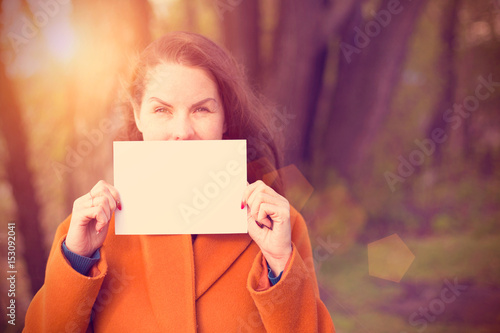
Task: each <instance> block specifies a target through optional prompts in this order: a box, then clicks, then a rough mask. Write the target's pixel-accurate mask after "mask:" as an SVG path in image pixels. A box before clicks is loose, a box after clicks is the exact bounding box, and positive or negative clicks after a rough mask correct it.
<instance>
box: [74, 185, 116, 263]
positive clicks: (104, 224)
mask: <svg viewBox="0 0 500 333" xmlns="http://www.w3.org/2000/svg"><path fill="white" fill-rule="evenodd" d="M116 208H118V209H119V210H121V209H122V208H121V204H120V195H119V194H118V191H117V190H116V189H115V188H114V187H113V186H112V185H110V184H108V183H106V182H105V181H104V180H100V181H99V182H98V183H97V184H96V185H95V186H94V187H93V188H92V189H91V190H90V191H89V193H87V194H85V195H83V196H81V197H79V198H78V199H76V200H75V202H74V204H73V212H72V215H71V222H70V225H69V230H68V235H67V236H66V247H67V248H68V250H70V251H71V252H73V253H76V254H79V255H81V256H85V257H90V256H92V255H93V254H94V252H95V251H96V250H97V249H99V248H100V247H101V246H102V243H104V240H105V239H106V235H107V233H108V222H109V220H110V219H111V216H112V215H113V212H114V211H115V209H116Z"/></svg>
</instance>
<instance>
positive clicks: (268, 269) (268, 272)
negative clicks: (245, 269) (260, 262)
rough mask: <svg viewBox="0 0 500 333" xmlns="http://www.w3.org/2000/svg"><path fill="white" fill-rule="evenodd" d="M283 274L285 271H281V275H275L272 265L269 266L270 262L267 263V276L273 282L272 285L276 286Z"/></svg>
mask: <svg viewBox="0 0 500 333" xmlns="http://www.w3.org/2000/svg"><path fill="white" fill-rule="evenodd" d="M282 274H283V271H281V273H280V275H278V276H274V274H273V271H272V270H271V267H269V264H267V277H268V278H269V282H271V285H272V286H274V285H275V284H276V283H278V282H280V280H281V275H282Z"/></svg>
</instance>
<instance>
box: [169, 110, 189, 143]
mask: <svg viewBox="0 0 500 333" xmlns="http://www.w3.org/2000/svg"><path fill="white" fill-rule="evenodd" d="M176 118H177V119H176V121H175V122H174V124H173V125H174V126H173V137H172V139H173V140H192V139H193V137H194V128H193V124H192V123H191V120H190V119H189V116H185V115H179V116H178V117H176Z"/></svg>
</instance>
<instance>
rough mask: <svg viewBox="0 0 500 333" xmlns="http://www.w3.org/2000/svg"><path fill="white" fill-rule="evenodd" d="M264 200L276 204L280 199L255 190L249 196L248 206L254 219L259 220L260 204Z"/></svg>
mask: <svg viewBox="0 0 500 333" xmlns="http://www.w3.org/2000/svg"><path fill="white" fill-rule="evenodd" d="M265 202H267V203H272V204H275V205H278V204H279V203H280V200H279V198H276V197H273V196H272V195H270V194H267V193H264V192H257V191H255V192H254V193H253V194H252V196H251V197H250V198H249V200H248V206H249V207H250V211H251V215H252V217H253V218H254V219H255V220H259V211H260V205H261V204H263V203H265Z"/></svg>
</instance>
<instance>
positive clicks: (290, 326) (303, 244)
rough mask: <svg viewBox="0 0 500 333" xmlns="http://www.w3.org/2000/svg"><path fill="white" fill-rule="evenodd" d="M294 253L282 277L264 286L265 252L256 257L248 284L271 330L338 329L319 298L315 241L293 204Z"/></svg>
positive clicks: (328, 330)
mask: <svg viewBox="0 0 500 333" xmlns="http://www.w3.org/2000/svg"><path fill="white" fill-rule="evenodd" d="M291 213H292V214H291V219H293V221H292V226H293V228H292V248H293V250H292V255H291V257H290V259H289V261H288V263H287V267H286V268H285V271H284V272H283V275H282V276H281V280H280V281H279V282H278V283H277V284H276V285H274V286H272V287H270V288H268V289H266V290H263V291H259V290H261V285H262V282H261V281H262V277H263V276H264V275H265V276H266V278H267V274H266V273H267V272H265V273H264V274H263V267H262V266H263V265H262V258H263V256H262V252H259V254H258V255H257V257H256V258H255V260H254V262H253V265H252V268H251V270H250V274H249V277H248V283H247V288H248V290H249V292H250V294H251V296H252V298H253V300H254V302H255V305H256V306H257V309H258V311H259V314H260V317H261V320H262V322H263V324H264V326H265V329H266V331H267V332H335V328H334V326H333V321H332V318H331V316H330V314H329V312H328V310H327V308H326V306H325V305H324V304H323V302H322V301H321V300H320V298H319V288H318V283H317V280H316V273H315V272H314V261H313V256H312V249H311V242H310V240H309V234H308V232H307V227H306V224H305V222H304V219H303V218H302V216H301V215H300V214H299V213H297V212H296V211H295V210H294V209H293V208H292V212H291Z"/></svg>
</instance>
